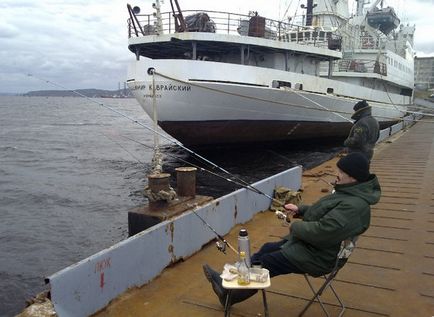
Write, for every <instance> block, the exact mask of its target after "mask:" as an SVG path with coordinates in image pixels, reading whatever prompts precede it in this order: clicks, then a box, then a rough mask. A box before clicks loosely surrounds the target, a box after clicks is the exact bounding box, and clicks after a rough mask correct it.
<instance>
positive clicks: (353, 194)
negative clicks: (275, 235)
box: [203, 153, 381, 306]
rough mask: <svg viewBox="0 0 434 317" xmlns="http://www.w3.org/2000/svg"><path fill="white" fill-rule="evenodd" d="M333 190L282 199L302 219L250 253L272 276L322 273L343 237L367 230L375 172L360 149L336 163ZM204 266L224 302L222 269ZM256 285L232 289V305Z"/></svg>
mask: <svg viewBox="0 0 434 317" xmlns="http://www.w3.org/2000/svg"><path fill="white" fill-rule="evenodd" d="M336 165H337V167H338V176H337V179H336V185H335V192H334V193H333V194H330V195H327V196H324V197H322V198H321V199H320V200H318V201H317V202H316V203H315V204H313V205H301V206H296V205H294V204H286V205H285V209H286V211H287V212H288V213H289V214H293V215H298V216H300V217H302V218H303V221H297V222H294V223H293V224H292V225H291V227H290V229H289V234H288V235H287V236H286V237H284V238H283V239H281V240H280V241H275V242H268V243H265V244H264V245H263V246H262V247H261V248H260V249H259V251H258V252H256V253H255V254H254V255H253V256H252V262H256V261H258V262H260V263H261V264H262V267H264V268H266V269H268V270H269V271H270V276H271V277H274V276H278V275H282V274H289V273H308V274H310V275H311V276H321V275H324V274H327V273H329V272H331V271H332V270H333V267H334V265H335V263H336V257H337V254H338V252H339V250H340V247H341V242H342V241H343V240H346V239H349V238H354V237H356V236H358V235H360V234H362V233H363V232H365V231H366V230H367V229H368V227H369V223H370V219H371V207H370V206H371V205H374V204H376V203H377V202H378V201H379V200H380V195H381V188H380V184H379V183H378V180H377V177H376V176H375V175H374V174H370V172H369V163H368V160H367V159H366V157H365V156H364V155H363V154H361V153H350V154H348V155H347V156H345V157H343V158H341V159H340V160H339V161H338V162H337V163H336ZM203 270H204V273H205V276H206V278H207V279H208V281H209V282H210V283H211V286H212V289H213V291H214V293H215V294H216V295H217V297H218V298H219V300H220V303H221V304H222V305H223V306H224V305H225V299H226V295H227V292H228V291H227V290H226V289H224V288H223V286H222V279H221V277H220V273H218V272H216V271H214V270H213V269H212V268H211V267H210V266H208V265H207V264H205V265H204V266H203ZM256 291H257V290H233V291H232V296H231V302H230V303H229V304H230V305H233V304H235V303H239V302H242V301H244V300H246V299H247V298H249V297H250V296H252V295H253V294H255V293H256Z"/></svg>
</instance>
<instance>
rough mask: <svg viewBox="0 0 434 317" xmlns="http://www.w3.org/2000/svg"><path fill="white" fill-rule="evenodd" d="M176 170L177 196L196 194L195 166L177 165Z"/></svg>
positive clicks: (192, 195)
mask: <svg viewBox="0 0 434 317" xmlns="http://www.w3.org/2000/svg"><path fill="white" fill-rule="evenodd" d="M175 171H176V189H177V193H178V195H179V196H189V197H195V196H196V171H197V168H195V167H178V168H175Z"/></svg>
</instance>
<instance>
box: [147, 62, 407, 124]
mask: <svg viewBox="0 0 434 317" xmlns="http://www.w3.org/2000/svg"><path fill="white" fill-rule="evenodd" d="M153 72H154V73H155V74H157V75H159V76H161V77H163V78H166V79H169V80H173V81H176V82H179V83H183V84H186V85H191V86H195V87H198V88H203V89H206V90H210V91H214V92H218V93H222V94H227V95H231V96H236V97H241V98H246V99H251V100H255V101H261V102H266V103H273V104H278V105H282V106H287V107H294V108H301V109H307V110H314V111H323V112H329V113H333V114H335V115H337V116H340V117H342V118H344V119H345V120H347V121H350V122H353V121H352V120H350V119H347V118H345V117H344V116H343V115H352V114H353V112H348V111H341V110H330V109H328V108H326V107H324V106H321V105H320V104H319V103H317V102H316V101H314V100H312V99H310V98H309V97H306V96H304V95H303V94H301V93H300V92H297V91H296V90H295V89H291V88H290V91H291V92H293V93H295V94H297V95H298V96H301V97H303V98H305V99H307V100H309V101H310V102H312V103H313V104H315V105H317V106H319V108H316V107H311V106H305V105H298V104H292V103H288V102H282V101H277V100H270V99H264V98H259V97H253V96H248V95H243V94H239V93H234V92H229V91H225V90H222V89H218V88H212V87H207V86H204V85H200V84H198V83H195V82H192V81H186V80H183V79H179V78H175V77H172V76H169V75H165V74H162V73H160V72H158V71H156V70H155V69H154V70H153ZM373 107H374V108H375V107H377V108H384V106H376V105H373ZM376 117H378V118H383V119H390V120H392V121H401V120H402V118H401V117H389V116H380V115H376Z"/></svg>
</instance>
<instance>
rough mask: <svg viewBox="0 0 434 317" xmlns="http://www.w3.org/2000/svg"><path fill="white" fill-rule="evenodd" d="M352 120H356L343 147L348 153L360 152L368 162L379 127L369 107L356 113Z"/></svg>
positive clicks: (378, 134)
mask: <svg viewBox="0 0 434 317" xmlns="http://www.w3.org/2000/svg"><path fill="white" fill-rule="evenodd" d="M351 118H352V119H354V120H356V121H355V123H354V125H353V127H352V128H351V130H350V133H349V135H348V138H347V139H346V140H345V141H344V145H345V146H346V147H348V150H349V152H362V153H364V154H365V155H366V157H367V158H368V160H369V161H370V160H371V159H372V155H373V154H374V146H375V143H376V142H377V140H378V138H379V136H380V125H379V123H378V121H377V120H376V119H375V118H374V117H373V116H372V115H371V107H367V108H363V109H360V110H359V111H356V112H355V113H354V114H353V116H352V117H351Z"/></svg>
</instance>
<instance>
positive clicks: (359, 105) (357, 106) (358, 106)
mask: <svg viewBox="0 0 434 317" xmlns="http://www.w3.org/2000/svg"><path fill="white" fill-rule="evenodd" d="M366 107H369V104H368V103H367V102H366V100H362V101H359V102H358V103H356V104H355V105H354V108H353V110H354V111H358V110H360V109H363V108H366Z"/></svg>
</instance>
